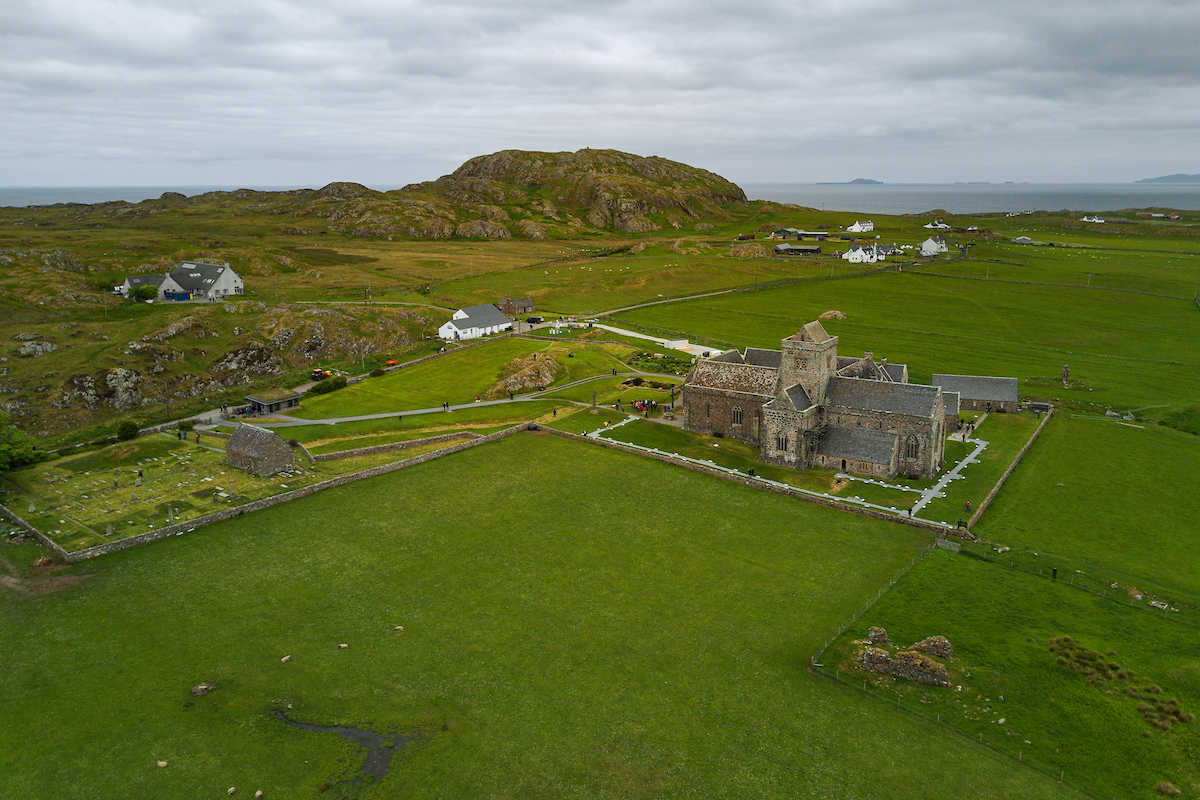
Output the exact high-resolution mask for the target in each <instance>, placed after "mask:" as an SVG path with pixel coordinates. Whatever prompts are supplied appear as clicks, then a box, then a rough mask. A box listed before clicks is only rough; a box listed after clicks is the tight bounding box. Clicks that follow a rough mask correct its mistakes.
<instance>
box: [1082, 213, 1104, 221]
mask: <svg viewBox="0 0 1200 800" xmlns="http://www.w3.org/2000/svg"><path fill="white" fill-rule="evenodd" d="M1079 221H1080V222H1104V217H1098V216H1092V217H1089V216H1087V215H1086V214H1084V215H1083V216H1082V217H1080V218H1079Z"/></svg>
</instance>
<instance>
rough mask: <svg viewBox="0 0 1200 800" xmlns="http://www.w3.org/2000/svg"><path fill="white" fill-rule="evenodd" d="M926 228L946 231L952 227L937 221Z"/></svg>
mask: <svg viewBox="0 0 1200 800" xmlns="http://www.w3.org/2000/svg"><path fill="white" fill-rule="evenodd" d="M925 227H926V228H932V229H934V230H940V231H944V230H947V229H949V227H950V226H949V225H947V224H946V223H944V222H942V221H941V220H940V219H935V220H934V221H933V222H931V223H929V224H928V225H926V226H925Z"/></svg>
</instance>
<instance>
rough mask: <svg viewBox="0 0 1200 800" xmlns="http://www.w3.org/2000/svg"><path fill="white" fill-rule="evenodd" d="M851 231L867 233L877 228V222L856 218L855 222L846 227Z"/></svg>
mask: <svg viewBox="0 0 1200 800" xmlns="http://www.w3.org/2000/svg"><path fill="white" fill-rule="evenodd" d="M846 230H847V231H849V232H850V233H866V232H867V231H873V230H875V223H874V222H872V221H871V220H869V219H866V220H861V221H859V220H855V221H854V224H853V225H851V226H850V227H848V228H846Z"/></svg>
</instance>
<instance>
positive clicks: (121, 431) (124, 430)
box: [117, 419, 141, 440]
mask: <svg viewBox="0 0 1200 800" xmlns="http://www.w3.org/2000/svg"><path fill="white" fill-rule="evenodd" d="M139 430H141V428H140V427H138V424H137V423H136V422H134V421H133V420H131V419H127V420H123V421H122V422H121V424H120V425H118V426H117V438H118V439H123V440H129V439H136V438H137V435H138V431H139Z"/></svg>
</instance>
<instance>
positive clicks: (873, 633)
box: [867, 626, 892, 645]
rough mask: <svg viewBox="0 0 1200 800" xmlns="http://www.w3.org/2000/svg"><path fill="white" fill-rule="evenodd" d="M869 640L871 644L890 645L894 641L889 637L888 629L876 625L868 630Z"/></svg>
mask: <svg viewBox="0 0 1200 800" xmlns="http://www.w3.org/2000/svg"><path fill="white" fill-rule="evenodd" d="M867 641H868V642H870V643H871V644H884V645H890V644H891V643H892V640H891V639H889V638H888V635H887V631H886V630H884V629H883V628H876V627H874V626H872V627H871V629H870V630H869V631H867Z"/></svg>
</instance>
